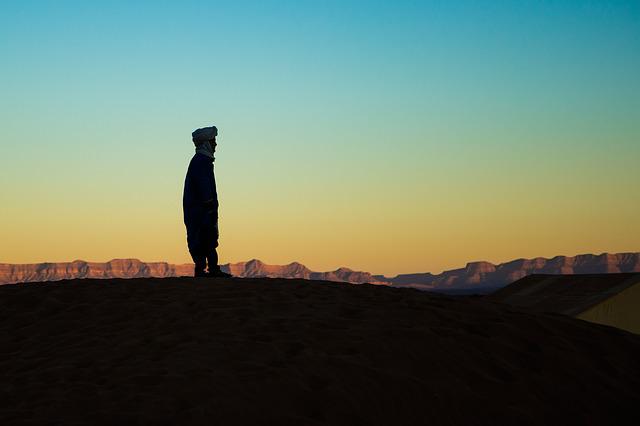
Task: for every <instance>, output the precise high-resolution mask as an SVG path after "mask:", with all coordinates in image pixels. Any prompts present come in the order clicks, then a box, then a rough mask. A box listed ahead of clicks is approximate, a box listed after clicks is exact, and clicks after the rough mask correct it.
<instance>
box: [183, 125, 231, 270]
mask: <svg viewBox="0 0 640 426" xmlns="http://www.w3.org/2000/svg"><path fill="white" fill-rule="evenodd" d="M191 136H192V140H193V143H194V144H195V145H196V153H195V155H194V156H193V158H192V159H191V162H190V163H189V169H188V170H187V177H186V178H185V181H184V194H183V197H182V209H183V213H184V224H185V225H186V227H187V245H188V246H189V253H190V254H191V257H192V258H193V262H194V263H195V264H196V266H195V273H194V275H195V276H196V277H223V278H229V277H231V275H230V274H227V273H225V272H222V271H221V270H220V266H218V253H217V252H216V247H218V237H219V233H218V193H217V191H216V179H215V176H214V175H213V161H214V160H215V157H214V156H213V154H214V153H215V151H216V145H217V144H216V136H218V129H217V128H216V126H211V127H204V128H202V129H198V130H196V131H194V132H193V133H192V134H191ZM207 264H208V266H209V268H208V271H205V268H206V267H207Z"/></svg>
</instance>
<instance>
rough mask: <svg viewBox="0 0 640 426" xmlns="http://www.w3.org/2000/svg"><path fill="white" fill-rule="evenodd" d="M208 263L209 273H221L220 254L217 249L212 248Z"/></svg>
mask: <svg viewBox="0 0 640 426" xmlns="http://www.w3.org/2000/svg"><path fill="white" fill-rule="evenodd" d="M207 263H208V264H209V273H216V272H218V271H220V267H219V266H218V252H217V251H216V249H215V248H210V249H209V250H208V252H207Z"/></svg>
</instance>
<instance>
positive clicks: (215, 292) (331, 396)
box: [0, 278, 640, 426]
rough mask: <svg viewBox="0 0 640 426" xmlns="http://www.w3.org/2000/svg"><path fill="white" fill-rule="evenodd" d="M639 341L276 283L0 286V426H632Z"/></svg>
mask: <svg viewBox="0 0 640 426" xmlns="http://www.w3.org/2000/svg"><path fill="white" fill-rule="evenodd" d="M638 359H640V336H637V335H634V334H631V333H628V332H624V331H621V330H618V329H614V328H611V327H607V326H603V325H598V324H591V323H587V322H584V321H580V320H576V319H573V318H569V317H565V316H560V315H556V314H537V313H531V312H528V311H524V310H520V309H519V308H515V307H510V306H508V305H502V304H499V303H495V302H490V301H485V300H482V299H480V298H476V297H468V298H453V297H447V296H442V295H434V294H431V293H428V292H419V291H417V290H413V289H397V288H390V287H386V286H373V285H362V286H346V285H344V284H338V283H330V282H319V281H304V280H282V279H268V278H263V279H239V278H234V279H229V280H211V279H193V278H166V279H154V278H150V279H129V280H119V279H111V280H92V279H86V280H71V281H60V282H55V283H47V284H23V285H6V286H2V287H0V378H1V380H0V424H3V425H20V424H60V425H69V424H98V425H100V424H181V425H183V424H184V425H190V424H196V425H200V424H224V425H237V424H248V425H260V424H277V425H296V426H297V425H322V424H336V425H390V424H393V425H416V424H430V425H454V424H461V425H469V424H474V425H483V424H486V425H495V424H519V425H520V424H524V425H528V424H539V425H542V424H594V425H597V424H616V425H618V424H634V423H635V424H638V423H636V422H637V421H638V420H640V416H638V407H639V406H640V363H638Z"/></svg>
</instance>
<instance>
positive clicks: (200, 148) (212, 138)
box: [191, 126, 218, 158]
mask: <svg viewBox="0 0 640 426" xmlns="http://www.w3.org/2000/svg"><path fill="white" fill-rule="evenodd" d="M217 136H218V128H217V127H216V126H211V127H203V128H201V129H198V130H196V131H194V132H193V133H191V138H192V140H193V143H194V144H195V145H196V152H201V153H202V154H204V155H207V156H209V157H211V158H214V157H213V153H214V152H215V150H216V146H217V145H218V144H217V142H216V138H217Z"/></svg>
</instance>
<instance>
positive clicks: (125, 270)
mask: <svg viewBox="0 0 640 426" xmlns="http://www.w3.org/2000/svg"><path fill="white" fill-rule="evenodd" d="M221 269H222V270H223V271H226V272H229V273H231V274H233V275H234V276H237V277H271V278H304V279H308V280H326V281H339V282H347V283H352V284H362V283H370V284H378V285H389V286H394V287H412V288H417V289H421V290H431V291H442V292H462V293H464V292H476V291H477V292H488V291H489V290H494V289H497V288H500V287H504V286H505V285H507V284H510V283H512V282H513V281H516V280H518V279H520V278H522V277H524V276H527V275H531V274H594V273H615V272H640V253H617V254H609V253H603V254H599V255H595V254H581V255H578V256H574V257H568V256H556V257H554V258H551V259H546V258H542V257H537V258H535V259H517V260H512V261H510V262H506V263H501V264H498V265H494V264H493V263H489V262H470V263H467V265H466V266H465V267H464V268H460V269H453V270H449V271H444V272H442V273H440V274H431V273H429V272H425V273H415V274H402V275H397V276H396V277H393V278H388V277H385V276H384V275H371V274H370V273H369V272H362V271H353V270H351V269H349V268H339V269H336V270H335V271H329V272H314V271H311V270H310V269H308V268H307V267H306V266H304V265H302V264H301V263H298V262H293V263H290V264H288V265H267V264H265V263H263V262H261V261H259V260H258V259H252V260H250V261H248V262H238V263H228V264H225V265H221ZM190 275H193V265H192V264H181V265H172V264H169V263H166V262H141V261H140V260H138V259H113V260H111V261H109V262H105V263H98V262H85V261H83V260H75V261H73V262H59V263H33V264H9V263H0V284H10V283H22V282H34V281H57V280H63V279H74V278H144V277H160V278H162V277H176V276H190Z"/></svg>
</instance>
